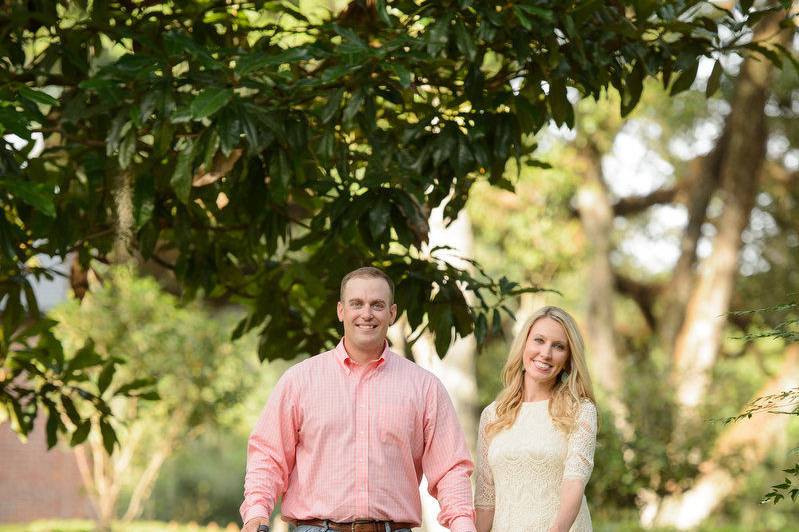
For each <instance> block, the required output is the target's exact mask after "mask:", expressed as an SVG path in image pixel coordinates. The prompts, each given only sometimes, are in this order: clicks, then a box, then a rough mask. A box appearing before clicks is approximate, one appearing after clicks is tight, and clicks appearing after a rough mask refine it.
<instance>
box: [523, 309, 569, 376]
mask: <svg viewBox="0 0 799 532" xmlns="http://www.w3.org/2000/svg"><path fill="white" fill-rule="evenodd" d="M570 356H571V353H570V352H569V341H568V338H567V337H566V331H565V330H563V327H562V326H561V324H560V323H558V322H557V321H555V320H553V319H552V318H549V317H546V316H544V317H543V318H540V319H539V320H538V321H536V322H535V323H534V324H533V326H532V328H530V333H529V334H528V335H527V342H526V343H525V345H524V353H523V354H522V361H523V363H524V370H525V373H526V378H528V379H532V380H533V381H534V382H535V383H538V384H544V385H548V386H550V387H552V386H554V385H555V382H556V381H557V378H558V376H559V375H560V372H561V371H563V369H564V368H565V367H567V365H568V363H569V357H570Z"/></svg>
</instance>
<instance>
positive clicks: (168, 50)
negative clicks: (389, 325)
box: [0, 0, 782, 433]
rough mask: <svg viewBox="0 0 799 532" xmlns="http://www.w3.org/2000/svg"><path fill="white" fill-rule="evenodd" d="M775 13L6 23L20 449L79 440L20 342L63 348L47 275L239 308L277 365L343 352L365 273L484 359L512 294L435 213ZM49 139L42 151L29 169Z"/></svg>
mask: <svg viewBox="0 0 799 532" xmlns="http://www.w3.org/2000/svg"><path fill="white" fill-rule="evenodd" d="M778 7H779V6H774V7H771V6H768V7H766V8H763V9H752V8H751V3H746V5H745V6H743V9H742V10H741V11H740V12H739V13H733V12H731V11H725V10H724V9H723V8H721V7H719V6H717V5H715V4H713V3H704V2H696V1H685V2H669V3H666V4H663V5H660V4H657V3H647V2H632V3H629V4H626V3H601V2H600V3H597V2H590V1H584V2H576V3H564V2H559V1H554V0H553V1H548V2H532V1H522V2H516V3H512V4H507V5H502V6H494V5H491V4H486V3H483V2H474V3H473V2H469V1H465V0H462V1H458V2H421V3H417V2H411V1H398V2H394V3H392V4H391V5H388V4H387V3H386V2H384V1H382V0H380V1H377V2H372V1H363V0H356V1H354V2H352V3H350V4H349V5H348V6H347V8H346V9H345V10H343V11H342V12H340V13H335V14H334V13H331V12H329V11H325V10H312V11H310V12H308V13H303V12H300V11H299V10H297V9H296V7H295V6H294V4H292V3H290V2H260V1H253V2H221V1H212V2H204V3H198V2H194V1H189V0H174V1H173V2H151V1H148V0H141V1H135V0H119V1H114V2H94V3H86V2H71V1H66V0H62V1H57V2H22V1H14V2H9V3H6V4H5V5H4V7H3V8H2V10H1V11H0V32H2V35H3V39H2V40H0V56H2V58H3V69H4V70H5V76H4V78H5V80H4V82H3V84H2V86H0V101H2V105H0V124H1V125H2V133H3V134H4V135H9V134H13V135H17V136H18V137H20V138H22V139H23V140H25V141H28V144H27V145H26V146H25V147H24V148H22V149H14V148H13V147H12V146H11V144H10V142H9V140H8V139H7V138H6V137H4V141H3V143H2V150H1V151H0V172H2V176H3V178H2V180H0V192H2V202H3V203H2V205H3V214H4V215H3V216H2V217H0V242H1V243H2V245H1V246H0V248H2V259H0V260H2V271H3V282H2V283H0V290H2V292H0V297H2V298H3V300H4V301H5V308H6V309H16V310H15V311H14V312H8V311H6V312H4V318H6V319H4V324H3V331H4V332H3V342H2V345H0V347H2V350H0V364H2V367H3V368H4V371H3V376H2V377H1V378H2V384H3V385H2V395H0V398H2V403H3V406H4V408H5V410H6V411H7V412H8V413H9V415H10V416H11V417H12V419H13V420H14V426H15V428H16V429H17V430H18V431H20V432H21V433H25V432H27V431H28V430H29V428H30V426H31V423H32V419H33V418H34V417H35V416H36V415H37V412H38V410H39V408H40V406H46V407H47V408H48V409H49V411H50V418H51V419H53V421H52V423H51V425H52V426H54V427H55V429H54V431H52V433H56V432H59V431H60V432H70V431H72V432H73V433H75V432H76V431H77V428H82V427H83V425H81V426H80V427H78V426H72V425H69V424H64V423H63V422H62V421H61V418H60V417H59V415H57V414H63V413H64V408H66V407H64V408H61V403H60V402H59V400H60V398H61V397H64V396H67V397H70V396H72V395H73V394H72V391H71V389H70V388H64V387H63V386H60V385H57V384H55V383H57V382H71V381H70V379H72V378H75V379H81V378H83V373H82V372H81V369H82V368H77V367H71V368H69V373H64V371H63V369H64V368H63V363H62V362H61V359H60V358H59V357H58V356H57V352H58V349H59V348H58V346H57V342H53V341H48V342H40V343H39V344H35V343H30V342H28V343H25V341H26V340H27V337H23V336H21V333H20V332H19V331H20V330H22V326H23V321H24V319H26V318H27V319H29V320H34V321H37V320H38V321H37V323H39V325H38V326H39V327H40V328H41V329H42V330H43V331H44V332H43V333H42V336H41V337H42V338H45V337H46V331H47V330H49V328H50V326H51V324H50V323H49V322H42V321H41V320H40V317H39V313H38V311H37V309H36V306H35V304H34V298H33V297H31V291H30V289H29V282H30V281H29V279H30V278H31V277H39V276H46V275H52V274H53V272H50V271H48V270H46V269H43V268H39V267H37V266H36V265H35V262H34V259H35V257H36V256H37V255H38V254H45V255H48V256H58V257H62V258H67V257H69V256H74V257H75V261H76V267H75V268H73V271H75V272H77V274H80V272H87V271H89V270H91V269H92V268H94V266H95V265H96V264H97V263H104V262H109V261H112V260H115V259H119V258H124V257H125V256H127V255H130V256H132V257H135V258H136V259H137V260H141V261H150V262H154V263H157V264H159V265H160V266H162V267H164V268H167V269H168V270H170V271H171V272H172V274H174V277H175V279H176V280H177V282H178V285H179V286H180V290H181V294H182V297H185V298H187V299H190V298H192V297H194V296H196V295H198V294H202V295H204V296H206V297H212V298H222V299H225V300H230V301H235V302H242V303H245V304H247V305H248V306H249V308H250V314H249V316H248V317H247V318H246V319H245V320H243V321H242V322H241V323H240V324H239V325H238V326H237V327H236V329H235V331H234V337H238V336H240V335H242V334H244V333H245V332H247V331H250V330H253V329H257V330H258V332H259V335H260V342H259V354H260V356H261V358H262V359H267V358H268V359H272V358H276V357H292V356H295V355H297V354H300V353H311V354H313V353H316V352H319V351H320V350H321V349H322V348H323V346H327V345H329V344H330V343H331V342H332V341H333V338H334V337H335V336H336V333H335V330H336V328H335V321H334V320H333V318H332V316H330V315H329V313H327V312H326V309H328V308H330V307H331V305H332V304H333V303H334V301H335V299H336V295H335V294H336V285H337V282H338V280H339V279H340V277H341V275H342V274H343V273H344V272H345V271H347V270H349V269H351V268H352V267H354V266H357V265H362V264H367V263H369V264H377V265H380V266H383V267H384V268H386V269H387V270H388V271H389V273H390V274H391V275H392V276H393V277H394V278H395V279H397V281H398V294H399V300H398V303H399V304H400V306H401V307H402V308H403V309H404V310H405V312H406V315H407V318H408V323H409V324H410V326H411V327H412V328H414V329H415V328H420V327H427V328H429V329H430V330H431V331H433V332H434V333H435V335H436V347H437V350H438V352H439V354H443V353H444V352H445V351H446V347H447V346H448V345H449V344H450V343H451V341H452V339H453V337H463V336H466V335H468V334H469V333H471V332H473V331H474V332H475V333H476V336H477V340H478V342H479V341H481V340H482V339H483V337H484V336H485V334H486V332H487V331H488V330H489V323H490V324H491V327H492V328H494V329H495V330H497V328H498V327H499V326H500V319H499V316H500V310H499V309H500V308H501V306H500V305H501V303H502V300H503V298H504V297H507V296H509V295H515V294H518V293H520V291H521V290H520V289H519V287H518V285H515V284H513V283H502V284H500V283H499V282H497V281H495V280H493V279H488V278H483V277H480V276H477V277H475V276H474V275H472V274H471V273H469V272H468V271H465V270H460V269H458V268H456V267H453V266H451V265H449V264H448V263H447V262H446V261H444V260H437V259H436V258H435V254H433V255H432V256H431V257H425V256H423V255H422V254H421V252H420V249H421V247H422V245H423V243H424V242H425V241H426V240H427V236H428V231H429V226H428V217H429V214H430V212H431V210H432V208H434V207H436V206H438V205H439V204H440V203H442V201H443V200H444V199H445V198H448V202H447V205H446V209H445V217H446V219H453V218H454V217H455V215H456V214H457V213H458V212H459V211H460V209H461V208H462V206H463V205H464V203H465V201H466V199H467V197H468V195H469V191H470V189H471V187H472V185H473V184H474V183H475V182H477V181H479V180H487V181H488V182H489V183H492V184H495V185H498V186H502V187H511V186H512V185H511V183H510V182H509V180H508V179H507V178H506V177H505V174H504V170H505V167H506V162H507V160H508V159H509V158H515V159H516V161H517V165H520V164H521V162H522V161H523V160H524V161H527V162H532V163H533V164H535V162H534V159H531V157H530V156H531V155H532V154H534V152H535V145H528V144H527V143H526V142H525V140H526V139H527V138H528V136H529V135H530V134H533V133H535V132H537V131H538V130H539V129H540V128H542V127H543V126H545V125H546V124H548V123H549V122H550V121H554V122H555V123H557V124H559V125H560V124H565V125H572V124H573V122H574V113H573V110H572V104H571V103H570V101H569V98H568V91H567V87H568V88H574V89H576V90H577V91H578V93H579V94H580V95H581V96H592V97H594V98H597V97H599V96H600V94H601V93H602V91H603V90H605V89H607V88H609V87H614V88H615V89H616V90H618V91H619V93H620V94H621V110H622V112H623V113H627V112H629V111H630V110H631V109H632V108H633V107H635V105H636V103H637V102H638V100H639V98H640V95H641V91H642V87H643V84H642V81H643V79H645V78H649V77H656V76H661V78H662V81H663V83H664V85H665V86H671V87H672V92H673V93H676V92H679V91H681V90H684V89H685V88H687V87H688V86H689V85H690V84H691V82H692V81H693V79H694V77H695V75H696V71H697V64H698V59H699V58H700V57H701V56H703V55H712V54H715V53H720V52H723V51H730V50H732V51H735V50H745V49H747V48H748V49H751V50H754V51H756V52H759V53H761V54H763V55H765V56H767V57H773V56H775V54H777V53H781V52H782V51H781V50H780V49H778V48H769V47H768V46H761V45H759V44H757V43H754V44H752V43H749V44H743V42H744V41H741V40H740V38H741V36H742V35H744V34H746V31H747V28H749V27H750V26H751V25H753V24H754V23H755V22H756V21H757V20H759V19H760V18H762V17H763V16H764V15H766V14H768V13H770V12H772V11H774V10H775V9H777V8H778ZM722 28H724V29H725V31H722V32H721V33H720V30H721V29H722ZM730 35H731V36H732V37H731V38H729V39H728V36H730ZM722 36H723V37H722ZM34 135H37V136H38V135H41V138H43V140H44V145H45V148H44V151H43V152H42V153H41V154H39V155H38V156H37V157H29V155H30V153H31V149H32V147H33V142H32V141H33V139H34ZM78 277H80V275H76V279H77V278H78ZM75 285H76V286H77V285H79V283H78V282H75ZM464 292H471V293H473V294H474V299H473V301H474V304H473V305H469V304H468V303H467V299H466V297H465V294H464ZM22 294H27V297H25V298H24V299H25V304H23V302H22V301H23V296H22ZM431 300H432V302H433V303H434V304H433V305H428V302H430V301H431ZM25 357H27V358H28V359H30V360H32V361H33V362H31V363H30V364H27V363H26V364H27V365H24V364H22V365H20V362H19V361H20V360H22V359H24V358H25ZM23 366H24V367H23ZM23 372H24V374H25V378H26V379H27V381H26V382H27V383H28V384H26V385H23V384H21V381H20V380H19V377H20V376H21V375H22V374H23ZM65 379H66V380H65ZM75 397H76V399H77V400H78V401H80V400H81V399H79V398H77V396H75ZM51 404H52V405H54V406H53V407H52V408H51V407H50V405H51ZM99 405H100V403H98V408H99ZM106 425H107V424H106ZM107 426H109V427H110V425H107Z"/></svg>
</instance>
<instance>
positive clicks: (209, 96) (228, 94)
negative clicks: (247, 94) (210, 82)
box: [191, 88, 233, 119]
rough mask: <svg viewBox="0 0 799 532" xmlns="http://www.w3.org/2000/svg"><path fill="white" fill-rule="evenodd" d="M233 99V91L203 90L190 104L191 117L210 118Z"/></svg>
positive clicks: (224, 89) (221, 89) (222, 89)
mask: <svg viewBox="0 0 799 532" xmlns="http://www.w3.org/2000/svg"><path fill="white" fill-rule="evenodd" d="M231 98H233V91H232V90H230V89H226V88H210V89H205V90H204V91H202V92H201V93H200V94H198V95H197V96H196V97H195V98H194V100H193V101H192V102H191V116H192V117H193V118H195V119H199V118H205V117H206V116H211V115H212V114H214V113H215V112H217V111H219V110H220V109H221V108H222V107H224V106H225V105H226V104H227V103H228V102H229V101H230V100H231Z"/></svg>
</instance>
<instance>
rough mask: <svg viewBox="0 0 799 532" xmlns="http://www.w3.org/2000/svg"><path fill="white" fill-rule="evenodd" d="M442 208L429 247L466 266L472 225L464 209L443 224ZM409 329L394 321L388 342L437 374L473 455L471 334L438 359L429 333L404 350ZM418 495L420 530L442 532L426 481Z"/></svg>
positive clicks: (474, 415)
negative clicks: (445, 247)
mask: <svg viewBox="0 0 799 532" xmlns="http://www.w3.org/2000/svg"><path fill="white" fill-rule="evenodd" d="M442 212H443V209H441V208H437V209H434V210H433V212H432V213H431V216H430V241H429V247H431V248H432V247H434V246H437V245H443V244H446V245H448V246H450V247H451V248H453V254H452V255H449V256H445V255H444V254H441V253H439V254H437V256H438V257H442V258H445V259H446V260H447V262H449V263H451V264H454V265H457V266H459V267H466V266H467V265H465V264H464V262H463V261H462V260H460V259H459V257H460V256H463V257H471V256H472V226H471V222H470V221H469V217H468V215H467V214H466V212H465V211H462V212H461V213H460V215H459V216H458V218H457V220H455V221H454V222H452V223H451V224H450V225H449V226H446V227H445V226H444V222H443V219H442ZM411 332H412V331H408V330H407V324H406V323H405V322H402V323H397V324H396V325H395V326H394V327H392V330H391V331H390V336H391V340H392V344H393V345H394V347H395V348H396V349H398V350H399V349H402V350H404V351H405V353H404V354H405V356H408V357H412V358H413V359H414V360H415V361H416V363H417V364H419V365H420V366H421V367H423V368H425V369H427V370H428V371H430V372H431V373H433V374H434V375H435V376H436V377H438V378H439V379H440V380H441V382H442V383H443V384H444V387H445V388H446V389H447V392H448V393H449V396H450V398H451V399H452V403H453V405H454V406H455V412H456V413H457V414H458V420H459V421H460V424H461V427H462V428H463V431H464V433H465V435H466V441H467V443H468V445H469V449H470V451H471V453H472V456H474V453H475V447H476V445H475V443H476V439H477V402H476V401H477V379H476V377H475V374H476V371H477V367H476V363H475V351H476V344H475V340H474V337H473V336H469V337H467V338H459V339H458V340H456V341H455V342H454V343H453V345H452V346H451V347H450V348H449V350H448V351H447V354H446V356H445V357H444V358H443V359H442V358H439V356H438V354H437V353H436V350H435V344H434V341H433V338H432V336H431V335H430V334H429V333H427V332H425V333H424V334H422V336H421V337H420V338H419V339H418V340H417V341H416V342H415V343H414V344H413V346H412V347H411V352H410V353H408V352H407V347H406V346H407V343H406V341H405V340H406V338H407V336H408V335H409V334H410V333H411ZM419 489H420V495H421V498H422V527H421V528H420V530H421V531H423V532H433V531H435V532H439V531H445V530H446V529H445V528H444V527H442V526H441V525H440V524H439V523H438V521H437V516H438V513H439V511H440V507H439V505H438V502H437V501H436V500H435V499H434V498H433V497H432V496H431V495H430V494H429V493H428V492H427V481H426V480H425V479H423V480H422V485H421V486H420V488H419Z"/></svg>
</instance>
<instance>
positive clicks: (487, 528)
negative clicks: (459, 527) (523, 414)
mask: <svg viewBox="0 0 799 532" xmlns="http://www.w3.org/2000/svg"><path fill="white" fill-rule="evenodd" d="M493 419H494V413H493V403H492V404H491V405H488V406H487V407H486V408H485V410H483V413H482V414H481V415H480V427H479V428H478V429H477V471H476V473H477V481H476V482H475V488H476V489H475V494H474V504H475V514H476V517H477V519H476V523H475V524H476V525H477V532H491V526H492V525H493V523H494V477H493V474H492V473H491V466H490V465H489V464H488V445H489V442H488V438H487V437H486V425H488V423H489V422H491V421H493Z"/></svg>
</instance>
